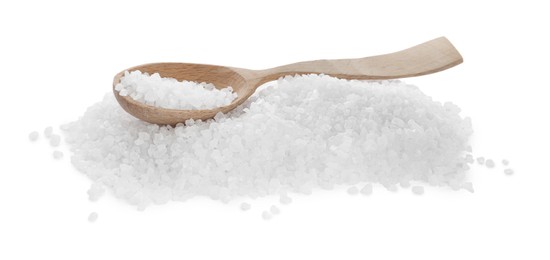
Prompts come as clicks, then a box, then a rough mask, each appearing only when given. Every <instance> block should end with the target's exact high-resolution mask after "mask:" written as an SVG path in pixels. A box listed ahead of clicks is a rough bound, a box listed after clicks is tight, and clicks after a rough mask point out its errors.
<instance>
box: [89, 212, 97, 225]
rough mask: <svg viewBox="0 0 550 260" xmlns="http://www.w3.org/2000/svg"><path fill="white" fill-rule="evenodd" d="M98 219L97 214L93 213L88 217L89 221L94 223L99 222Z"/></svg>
mask: <svg viewBox="0 0 550 260" xmlns="http://www.w3.org/2000/svg"><path fill="white" fill-rule="evenodd" d="M97 217H98V215H97V212H92V213H90V215H88V221H89V222H91V223H93V222H95V221H96V220H97Z"/></svg>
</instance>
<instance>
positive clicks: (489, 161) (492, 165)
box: [485, 159, 495, 168]
mask: <svg viewBox="0 0 550 260" xmlns="http://www.w3.org/2000/svg"><path fill="white" fill-rule="evenodd" d="M485 166H487V168H493V167H495V162H494V161H493V160H491V159H488V160H487V161H485Z"/></svg>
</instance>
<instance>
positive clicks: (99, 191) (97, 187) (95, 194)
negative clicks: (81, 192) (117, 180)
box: [88, 183, 105, 201]
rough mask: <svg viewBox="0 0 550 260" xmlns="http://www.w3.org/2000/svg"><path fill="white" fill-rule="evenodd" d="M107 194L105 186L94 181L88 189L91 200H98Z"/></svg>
mask: <svg viewBox="0 0 550 260" xmlns="http://www.w3.org/2000/svg"><path fill="white" fill-rule="evenodd" d="M103 194H105V187H103V185H101V184H99V183H94V184H92V185H91V186H90V189H88V199H89V200H90V201H98V200H99V198H101V196H103Z"/></svg>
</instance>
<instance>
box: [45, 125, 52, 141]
mask: <svg viewBox="0 0 550 260" xmlns="http://www.w3.org/2000/svg"><path fill="white" fill-rule="evenodd" d="M52 133H53V127H51V126H48V127H46V128H45V129H44V136H45V137H46V138H50V136H52Z"/></svg>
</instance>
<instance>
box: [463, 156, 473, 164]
mask: <svg viewBox="0 0 550 260" xmlns="http://www.w3.org/2000/svg"><path fill="white" fill-rule="evenodd" d="M465 159H466V162H467V163H469V164H473V163H474V156H472V155H471V154H468V155H466V158H465Z"/></svg>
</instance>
